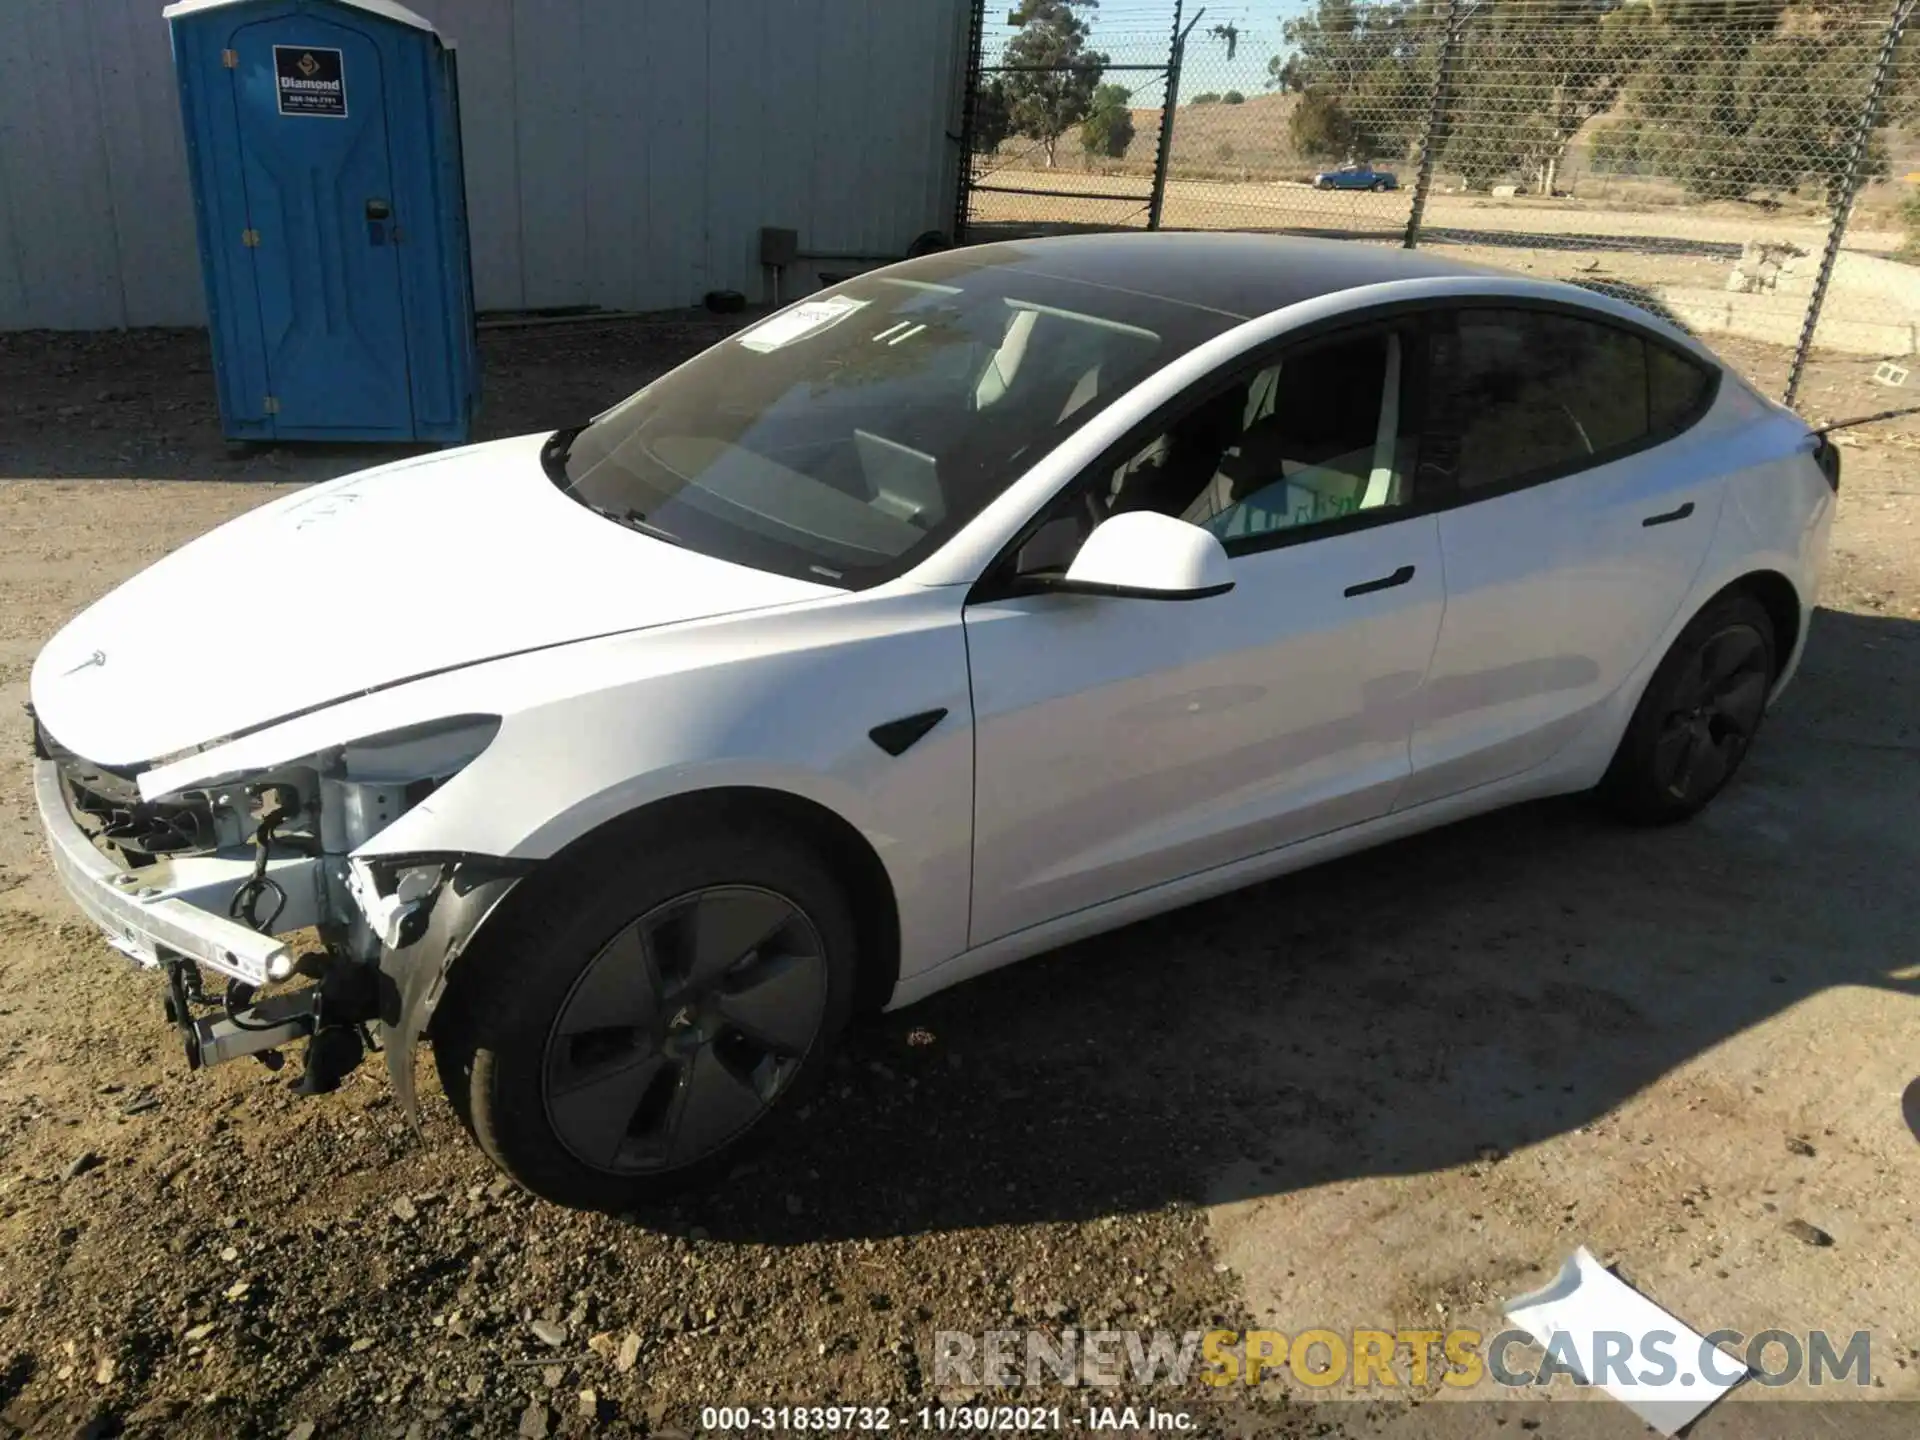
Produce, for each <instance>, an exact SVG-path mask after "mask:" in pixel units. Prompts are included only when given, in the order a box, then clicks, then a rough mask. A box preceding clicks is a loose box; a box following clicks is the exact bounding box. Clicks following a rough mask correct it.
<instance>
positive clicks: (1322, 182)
mask: <svg viewBox="0 0 1920 1440" xmlns="http://www.w3.org/2000/svg"><path fill="white" fill-rule="evenodd" d="M1313 188H1314V189H1316V190H1398V189H1399V188H1400V182H1399V181H1398V180H1397V179H1395V178H1394V174H1393V172H1392V171H1391V170H1376V169H1374V168H1373V166H1372V165H1371V164H1367V165H1362V164H1360V163H1359V162H1358V161H1352V160H1350V161H1348V162H1347V163H1346V164H1345V165H1342V166H1341V167H1340V168H1339V169H1338V170H1322V171H1321V172H1320V173H1319V174H1317V175H1315V176H1314V177H1313Z"/></svg>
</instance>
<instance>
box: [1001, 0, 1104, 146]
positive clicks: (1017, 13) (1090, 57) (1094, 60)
mask: <svg viewBox="0 0 1920 1440" xmlns="http://www.w3.org/2000/svg"><path fill="white" fill-rule="evenodd" d="M1098 4H1099V0H1020V5H1019V8H1018V9H1016V10H1014V11H1013V13H1012V14H1011V15H1009V16H1008V17H1007V18H1008V20H1009V22H1010V23H1011V24H1012V25H1013V26H1014V27H1015V28H1016V29H1017V30H1019V32H1020V33H1019V34H1018V35H1015V36H1014V37H1013V39H1012V40H1010V41H1008V42H1007V51H1006V57H1007V64H1008V65H1009V66H1011V67H1017V68H1013V69H1010V70H1009V71H1008V73H1007V79H1006V94H1007V116H1008V121H1009V123H1010V124H1011V126H1012V128H1013V130H1014V132H1015V133H1016V134H1020V135H1026V136H1029V137H1031V138H1032V139H1034V140H1038V141H1039V142H1040V148H1041V150H1042V151H1044V152H1045V154H1046V157H1047V164H1048V165H1049V166H1051V165H1052V164H1053V161H1054V150H1055V148H1056V147H1057V146H1058V145H1059V143H1060V137H1061V136H1062V135H1064V134H1066V133H1067V131H1068V130H1069V129H1071V128H1072V127H1073V126H1075V125H1077V124H1079V123H1080V122H1081V121H1083V120H1085V119H1086V118H1087V114H1088V112H1089V111H1090V110H1091V109H1092V108H1093V92H1094V90H1095V89H1096V88H1097V87H1098V86H1099V84H1100V76H1101V75H1102V73H1104V72H1105V70H1106V67H1107V57H1106V56H1105V55H1102V54H1100V53H1099V52H1098V51H1095V50H1089V49H1088V48H1087V35H1088V27H1087V22H1086V21H1085V20H1083V19H1082V18H1081V17H1080V15H1079V14H1078V13H1077V12H1078V11H1080V10H1091V9H1093V8H1095V7H1096V6H1097V5H1098Z"/></svg>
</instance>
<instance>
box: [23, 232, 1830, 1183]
mask: <svg viewBox="0 0 1920 1440" xmlns="http://www.w3.org/2000/svg"><path fill="white" fill-rule="evenodd" d="M1838 483H1839V467H1838V458H1837V455H1836V453H1835V452H1834V451H1833V449H1832V448H1831V447H1830V446H1829V445H1827V444H1826V443H1825V442H1824V441H1823V440H1821V439H1819V438H1818V437H1816V436H1814V435H1813V434H1811V433H1810V432H1809V429H1808V427H1807V426H1806V425H1805V424H1804V423H1803V422H1802V421H1800V420H1799V419H1797V418H1796V417H1795V416H1794V415H1792V414H1790V413H1789V412H1787V411H1785V410H1783V409H1781V408H1779V407H1778V406H1776V405H1774V404H1772V403H1771V402H1769V401H1767V400H1765V399H1763V398H1761V397H1760V396H1759V395H1757V394H1756V393H1755V392H1754V391H1753V390H1752V389H1751V388H1750V387H1749V386H1748V385H1747V384H1746V383H1745V382H1743V381H1742V380H1741V379H1740V377H1739V376H1737V375H1735V374H1733V373H1731V372H1730V371H1728V370H1727V369H1726V368H1724V367H1723V366H1722V365H1721V364H1720V363H1719V362H1718V361H1716V360H1715V359H1714V357H1713V356H1712V355H1711V354H1709V353H1708V352H1707V351H1706V350H1704V349H1702V348H1701V347H1700V345H1699V344H1698V343H1696V342H1695V341H1693V340H1692V339H1690V338H1689V337H1688V336H1686V335H1685V334H1682V333H1680V332H1679V331H1677V330H1675V329H1672V328H1670V327H1668V326H1666V325H1664V324H1662V323H1661V322H1660V321H1658V320H1656V319H1655V318H1653V317H1652V316H1650V315H1648V314H1646V313H1644V312H1642V311H1641V310H1638V309H1635V308H1633V307H1631V306H1628V305H1626V304H1623V303H1620V302H1617V301H1614V300H1611V299H1608V298H1605V297H1602V296H1599V295H1595V294H1590V293H1588V292H1586V291H1583V290H1580V289H1576V288H1571V287H1568V286H1564V285H1558V284H1551V283H1543V282H1539V281H1534V280H1528V279H1522V278H1517V277H1513V276H1508V275H1504V274H1500V273H1497V272H1493V271H1487V270H1481V269H1475V268H1469V267H1467V266H1464V265H1459V264H1452V263H1448V262H1446V261H1444V260H1441V259H1437V258H1434V257H1433V256H1431V255H1429V254H1428V253H1426V252H1420V253H1402V252H1396V251H1392V250H1388V249H1384V248H1372V247H1365V246H1358V245H1337V244H1326V243H1313V242H1308V241H1301V240H1286V239H1274V238H1269V237H1257V236H1217V235H1181V236H1154V235H1127V236H1101V237H1086V238H1071V239H1056V240H1042V241H1033V242H1020V243H1010V244H996V245H986V246H981V247H977V248H972V249H962V250H954V251H949V252H946V253H943V254H938V255H933V256H929V257H926V258H922V259H917V260H912V261H909V262H907V263H905V264H901V265H895V266H892V267H891V268H888V269H884V270H879V271H875V272H873V273H870V274H866V275H862V276H860V277H859V278H857V279H854V280H852V281H849V282H848V283H846V284H844V285H840V286H838V287H835V288H833V289H831V290H827V291H823V292H822V293H820V294H818V295H816V296H814V297H813V298H811V299H808V300H806V301H804V302H802V303H800V304H797V305H794V306H791V307H789V308H787V309H786V310H783V311H780V312H779V313H777V314H774V315H772V316H771V317H769V318H767V319H764V320H761V321H760V322H759V323H757V324H755V325H753V326H752V327H751V328H749V329H746V330H744V331H742V332H740V333H739V334H737V335H734V336H732V337H730V338H728V339H726V340H723V341H722V342H721V343H720V344H718V345H716V346H714V347H713V348H712V349H710V350H708V351H706V352H705V353H704V354H701V355H699V356H696V357H695V358H694V359H692V360H690V361H688V362H687V363H686V364H684V365H682V366H680V367H679V368H678V369H677V370H674V371H673V372H671V373H670V374H668V375H666V376H664V377H662V378H661V379H659V380H657V381H655V382H654V383H653V384H651V385H649V386H648V387H647V388H646V389H644V390H642V391H640V392H639V393H638V394H636V395H633V396H631V397H630V398H628V399H625V400H622V401H621V402H620V403H619V404H617V405H615V406H613V408H612V409H610V410H607V411H606V412H605V413H603V414H601V415H599V416H597V417H596V418H595V419H594V420H592V421H591V422H590V423H588V424H585V425H580V426H575V427H573V428H570V429H566V430H562V431H559V432H558V433H555V434H550V435H533V436H527V437H523V438H520V439H513V440H503V441H499V442H496V443H492V444H486V445H477V446H473V447H471V448H469V449H465V450H460V451H456V452H452V453H447V454H442V455H436V456H430V457H426V458H419V459H410V460H406V461H402V462H400V463H398V464H393V465H386V466H382V467H380V468H378V469H374V470H369V471H366V472H363V473H361V474H357V475H351V476H348V477H346V478H345V479H342V480H338V481H335V482H333V483H330V484H325V485H320V486H316V487H314V488H312V489H309V490H306V491H303V492H301V493H299V494H296V495H292V496H289V497H287V498H285V499H282V500H279V501H277V502H275V503H273V504H270V505H267V506H264V507H262V508H261V509H259V510H256V511H254V512H253V513H251V514H249V515H246V516H243V517H242V518H240V519H238V520H235V521H233V522H232V523H230V524H228V525H225V526H223V527H221V528H220V529H219V530H216V531H215V532H213V533H212V534H210V535H207V536H205V537H204V538H202V539H200V540H197V541H195V542H193V543H192V544H190V545H188V546H186V547H185V548H183V549H182V550H180V551H178V552H177V553H175V554H173V555H170V556H168V557H167V558H166V559H164V560H162V561H161V562H160V563H159V564H157V565H155V566H153V567H152V568H151V569H150V570H148V571H146V572H145V573H144V574H142V575H139V576H138V577H136V578H135V579H133V580H131V581H130V582H128V583H127V584H126V585H124V586H123V587H121V588H120V589H119V590H117V591H115V592H114V593H113V594H111V595H109V596H108V597H107V598H106V599H104V600H102V601H100V602H99V603H98V604H96V605H94V606H93V607H92V608H91V609H89V610H87V611H86V612H84V613H83V614H81V615H80V616H79V617H77V618H76V619H75V620H73V621H72V622H71V623H70V624H69V625H68V626H67V627H66V628H65V629H64V630H62V631H61V632H60V634H59V635H58V636H57V637H56V638H55V639H54V640H53V641H52V642H51V643H50V644H49V645H48V646H47V647H46V650H45V651H44V653H43V654H42V655H41V656H40V657H39V661H38V663H37V664H36V665H35V667H34V671H33V682H32V694H33V705H34V708H35V711H36V721H37V724H36V733H37V736H38V747H39V751H40V756H41V760H40V764H39V766H38V793H39V804H40V810H41V814H42V816H43V819H44V823H45V826H46V829H47V831H48V834H49V837H50V840H51V846H52V851H53V856H54V859H55V862H56V864H57V866H58V868H59V871H60V873H61V875H62V877H63V878H64V880H65V883H66V884H67V886H68V888H69V889H70V890H71V891H72V893H73V895H74V897H75V899H76V900H77V901H78V903H79V904H80V906H81V907H82V908H83V909H84V910H85V911H86V912H87V913H88V914H89V915H91V916H92V917H93V918H94V919H95V920H96V921H97V922H98V923H99V924H100V926H101V927H102V928H103V929H104V930H105V931H106V933H107V938H108V939H109V940H111V941H112V942H113V943H114V944H115V945H117V946H119V947H120V948H121V949H123V950H125V951H127V952H128V953H129V954H131V955H133V956H134V957H136V958H137V959H139V960H141V961H143V962H144V963H146V964H149V965H157V966H159V967H161V968H162V969H163V970H164V971H165V973H166V976H167V981H168V986H167V989H168V1002H167V1003H168V1010H169V1014H170V1015H171V1016H172V1018H173V1020H174V1022H175V1023H176V1024H177V1025H178V1026H179V1027H180V1029H181V1032H182V1035H183V1037H184V1038H185V1040H186V1043H187V1048H188V1053H189V1057H190V1059H191V1060H192V1062H193V1063H196V1064H208V1063H214V1062H217V1061H221V1060H225V1059H230V1058H233V1057H234V1056H237V1055H245V1054H259V1055H261V1056H262V1058H267V1059H270V1060H277V1058H278V1051H277V1049H276V1047H278V1046H281V1045H284V1044H287V1043H288V1042H290V1041H293V1040H297V1039H300V1038H302V1037H307V1051H306V1063H305V1072H304V1075H303V1082H302V1083H303V1085H304V1086H305V1087H306V1088H308V1089H325V1088H327V1087H328V1086H330V1085H331V1084H333V1083H335V1082H336V1081H337V1080H338V1078H339V1075H340V1074H341V1073H342V1072H343V1071H344V1070H345V1069H346V1068H347V1067H348V1066H349V1065H351V1064H352V1063H353V1062H354V1061H355V1060H357V1059H359V1058H360V1054H361V1050H362V1046H363V1044H364V1043H365V1042H366V1041H368V1040H370V1039H371V1038H372V1036H373V1033H374V1031H375V1029H376V1027H377V1031H378V1033H379V1034H380V1036H381V1038H382V1039H383V1041H384V1048H385V1051H386V1057H387V1061H388V1064H389V1068H390V1070H391V1073H392V1075H393V1079H394V1082H395V1084H396V1085H397V1087H398V1089H399V1092H400V1095H401V1097H402V1099H403V1101H404V1102H405V1103H406V1105H407V1106H408V1107H409V1113H411V1112H412V1107H413V1104H414V1095H413V1090H414V1078H413V1077H414V1071H413V1065H412V1056H413V1051H414V1047H415V1043H416V1041H417V1040H418V1039H419V1038H420V1037H421V1036H422V1035H426V1036H430V1037H431V1040H432V1046H433V1053H434V1058H435V1060H436V1062H437V1065H438V1069H439V1073H440V1076H441V1079H442V1082H443V1084H444V1086H445V1088H446V1091H447V1093H448V1095H449V1097H450V1098H451V1100H452V1103H453V1106H454V1108H455V1110H456V1111H457V1112H458V1113H459V1115H460V1117H461V1119H462V1120H463V1121H464V1122H465V1123H466V1124H467V1125H468V1127H469V1128H470V1129H471V1131H472V1133H473V1135H474V1136H475V1137H476V1138H477V1139H478V1141H479V1143H480V1144H481V1145H482V1146H483V1147H484V1148H485V1149H486V1151H487V1153H488V1154H489V1155H490V1156H492V1158H493V1159H494V1160H495V1161H496V1162H498V1164H500V1165H501V1166H502V1167H503V1168H504V1169H506V1170H507V1171H508V1172H509V1173H510V1174H512V1175H513V1176H515V1177H516V1178H518V1179H519V1180H520V1181H521V1182H522V1183H523V1184H525V1185H526V1186H528V1187H529V1188H530V1189H532V1190H535V1191H537V1192H538V1193H540V1194H542V1195H545V1196H549V1197H551V1198H553V1199H555V1200H558V1201H561V1202H563V1203H566V1204H573V1205H588V1206H612V1207H621V1206H626V1205H630V1204H633V1203H635V1202H636V1201H640V1200H644V1199H646V1198H648V1197H650V1196H653V1195H656V1194H659V1193H662V1192H664V1191H667V1190H669V1189H672V1188H674V1187H678V1186H684V1185H688V1184H693V1183H699V1182H702V1181H707V1180H711V1179H713V1178H714V1177H716V1176H718V1175H720V1174H722V1173H724V1171H725V1169H726V1168H727V1167H728V1166H729V1165H730V1164H732V1163H733V1162H734V1161H735V1160H736V1159H737V1158H738V1156H739V1155H740V1154H741V1152H742V1150H743V1148H744V1147H746V1146H747V1145H749V1144H751V1143H753V1142H755V1141H757V1140H758V1139H760V1138H761V1137H762V1136H763V1135H764V1134H765V1133H766V1132H767V1131H768V1130H769V1129H771V1128H772V1124H771V1122H773V1121H774V1119H775V1117H776V1115H777V1114H778V1113H779V1112H780V1111H782V1110H783V1109H785V1108H787V1107H789V1106H791V1105H793V1104H794V1103H795V1101H796V1099H797V1097H799V1096H800V1095H801V1094H802V1093H803V1092H804V1091H805V1090H806V1088H807V1086H808V1084H809V1082H810V1081H812V1080H813V1079H814V1078H815V1077H816V1076H817V1075H818V1074H819V1072H820V1071H821V1069H822V1067H823V1064H824V1062H825V1059H826V1056H827V1053H828V1050H829V1048H830V1047H831V1046H832V1044H833V1042H834V1040H835V1037H836V1034H837V1033H838V1032H839V1031H840V1030H841V1028H842V1027H843V1026H844V1025H845V1024H846V1023H847V1021H848V1018H849V1017H850V1016H851V1015H852V1014H853V1013H855V1012H856V1011H858V1010H860V1009H863V1008H872V1007H880V1006H886V1005H895V1006H897V1005H903V1004H907V1003H909V1002H912V1001H914V1000H918V999H920V998H921V997H923V996H925V995H928V994H930V993H932V992H934V991H936V990H939V989H941V988H943V987H944V986H947V985H950V984H952V983H954V982H955V981H958V980H962V979H965V978H967V977H969V976H973V975H977V974H979V973H981V972H982V971H985V970H989V969H992V968H993V967H995V966H997V965H1002V964H1005V963H1006V962H1008V961H1011V960H1016V959H1019V958H1020V957H1022V956H1025V955H1030V954H1033V953H1034V952H1036V951H1041V950H1045V949H1048V948H1049V947H1052V946H1056V945H1059V944H1061V943H1062V942H1065V941H1067V940H1071V939H1073V938H1075V937H1078V936H1084V935H1087V934H1089V933H1092V932H1095V931H1099V930H1103V929H1107V928H1110V927H1113V926H1116V925H1121V924H1124V923H1126V922H1127V921H1130V920H1134V919H1138V918H1140V917H1142V916H1145V915H1149V914H1152V913H1154V912H1156V911H1160V910H1165V909H1167V908H1169V907H1171V906H1176V905H1181V904H1184V903H1187V902H1189V901H1192V900H1196V899H1198V898H1200V897H1202V896H1206V895H1210V894H1214V893H1217V892H1220V891H1223V890H1227V889H1230V888H1233V887H1235V886H1240V885H1245V884H1247V883H1249V882H1250V881H1254V880H1258V879H1261V878H1263V877H1266V876H1271V875H1274V874H1277V873H1279V872H1282V871H1286V870H1290V869H1294V868H1297V867H1299V866H1303V865H1307V864H1311V863H1313V862H1315V861H1318V860H1321V859H1324V858H1326V857H1328V856H1332V855H1336V854H1340V853H1344V852H1348V851H1352V850H1356V849H1359V848H1361V847H1364V846H1369V845H1374V844H1377V843H1379V842H1381V841H1385V840H1389V839H1392V838H1394V837H1396V836H1401V835H1405V834H1408V833H1409V832H1412V831H1416V830H1421V829H1425V828H1427V827H1430V826H1433V825H1438V824H1441V823H1443V822H1446V821H1449V820H1453V819H1456V818H1458V817H1461V816H1465V815H1469V814H1472V813H1474V812H1477V811H1483V810H1487V809H1489V808H1491V807H1494V806H1500V805H1507V804H1511V803H1513V802H1515V801H1519V800H1525V799H1528V798H1531V797H1535V796H1543V795H1551V794H1556V793H1561V792H1570V791H1584V790H1595V789H1597V790H1598V792H1599V793H1600V794H1601V795H1602V796H1603V797H1604V798H1605V799H1607V800H1608V801H1610V802H1611V803H1612V805H1613V806H1614V807H1616V808H1617V809H1618V810H1619V811H1620V812H1621V813H1623V814H1624V815H1626V816H1628V817H1631V818H1633V819H1636V820H1642V821H1664V820H1676V819H1681V818H1684V817H1686V816H1688V815H1690V814H1692V813H1693V812H1694V811H1696V810H1698V809H1699V808H1700V807H1701V806H1702V805H1704V804H1706V803H1707V802H1708V801H1709V800H1710V799H1711V798H1712V797H1713V796H1714V794H1715V793H1716V792H1717V791H1719V790H1720V789H1721V787H1722V786H1724V785H1725V784H1726V783H1727V782H1728V780H1729V779H1730V778H1731V777H1732V776H1733V774H1734V773H1735V771H1736V770H1737V769H1738V767H1739V765H1740V762H1741V760H1742V757H1743V756H1744V755H1745V754H1746V752H1747V749H1748V747H1749V746H1750V745H1751V744H1752V742H1753V739H1754V736H1755V734H1756V732H1757V731H1758V729H1759V727H1760V723H1761V718H1762V716H1763V714H1764V713H1765V711H1766V709H1767V706H1768V703H1769V701H1770V700H1771V698H1772V697H1773V696H1775V695H1777V694H1778V693H1779V691H1780V688H1781V686H1782V685H1784V684H1785V683H1786V680H1787V678H1788V676H1789V675H1790V673H1791V672H1792V670H1793V668H1794V665H1795V663H1796V661H1797V659H1798V656H1799V653H1800V650H1801V647H1802V645H1803V643H1804V640H1805V635H1806V628H1807V619H1808V615H1809V612H1810V609H1811V606H1812V604H1813V600H1814V594H1815V589H1816V584H1817V579H1818V574H1819V570H1820V567H1821V563H1822V559H1823V554H1824V550H1825V544H1826V537H1827V531H1828V526H1829V523H1830V520H1831V517H1832V515H1833V510H1834V496H1835V491H1836V489H1837V487H1838ZM263 564H265V565H270V566H271V568H272V570H273V572H274V573H276V574H278V575H283V576H296V577H299V584H300V586H301V590H300V591H299V593H300V594H302V595H304V596H305V597H306V600H307V602H308V603H307V604H306V605H304V606H290V605H288V606H284V608H280V607H282V606H283V603H284V602H281V601H279V600H271V601H269V602H266V603H269V604H272V605H273V606H275V607H276V608H275V610H274V612H273V622H272V624H273V630H274V634H275V643H274V645H273V646H272V647H271V649H269V650H267V651H258V652H256V651H254V650H252V649H250V647H249V641H248V638H247V637H248V635H249V634H250V633H251V632H252V631H253V629H254V622H255V620H256V619H257V617H258V614H259V609H258V604H259V602H257V601H256V600H255V599H254V597H253V595H252V591H251V589H250V588H248V586H249V582H248V581H247V579H246V577H248V576H250V575H255V574H258V573H259V570H260V567H261V566H262V565H263ZM310 926H311V927H317V930H318V934H319V936H320V938H321V942H322V944H321V946H320V947H318V948H313V947H308V948H305V949H304V950H300V951H298V952H297V951H296V947H294V946H292V945H290V944H289V942H288V940H287V939H286V938H285V937H287V936H288V935H289V934H291V932H294V931H296V930H303V929H305V928H306V927H310ZM296 980H305V981H306V982H307V983H305V984H290V985H283V984H281V982H283V981H296ZM215 985H218V986H219V987H220V988H218V989H217V990H216V989H213V988H211V987H213V986H215Z"/></svg>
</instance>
